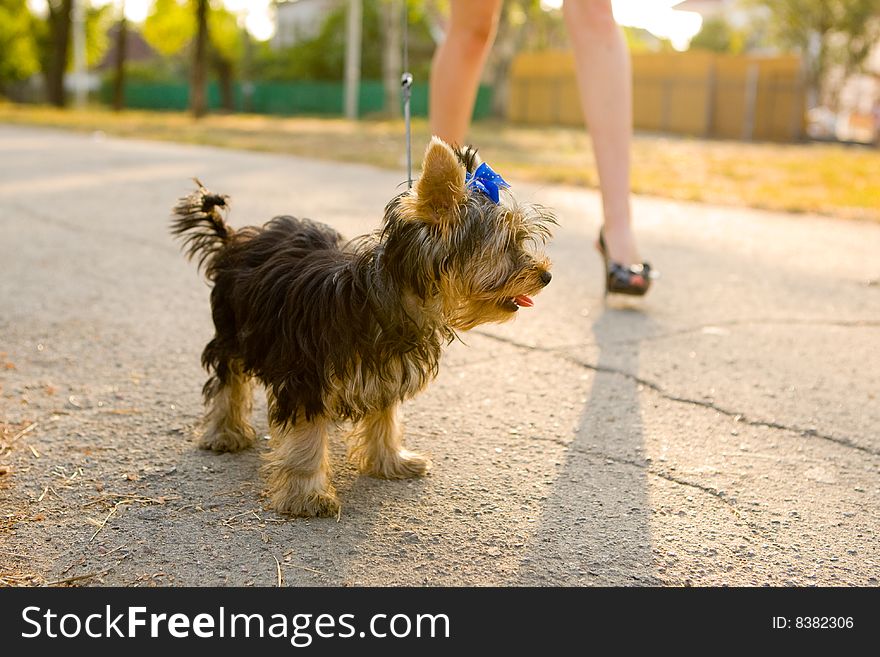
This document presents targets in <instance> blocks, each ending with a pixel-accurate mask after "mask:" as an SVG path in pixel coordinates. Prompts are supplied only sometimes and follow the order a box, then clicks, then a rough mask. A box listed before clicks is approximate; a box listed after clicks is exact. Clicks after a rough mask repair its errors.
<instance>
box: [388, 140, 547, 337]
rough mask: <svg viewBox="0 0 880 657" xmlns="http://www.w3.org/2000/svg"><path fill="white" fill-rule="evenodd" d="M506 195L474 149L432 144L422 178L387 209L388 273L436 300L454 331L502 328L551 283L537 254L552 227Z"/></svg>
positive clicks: (539, 211) (537, 210)
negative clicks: (499, 325)
mask: <svg viewBox="0 0 880 657" xmlns="http://www.w3.org/2000/svg"><path fill="white" fill-rule="evenodd" d="M508 187H509V186H508V185H507V183H506V182H505V181H504V180H503V179H502V178H501V176H499V175H498V174H496V173H495V172H494V171H492V170H491V169H490V168H489V167H488V165H486V164H484V163H483V162H482V161H481V160H480V157H479V156H478V155H477V151H476V149H474V148H472V147H466V148H462V149H459V148H453V147H451V146H449V145H448V144H446V143H445V142H443V141H442V140H440V139H438V138H437V137H434V138H433V139H432V140H431V143H430V144H429V145H428V148H427V151H426V152H425V159H424V163H423V165H422V175H421V177H420V178H419V179H418V181H417V182H416V183H415V185H414V186H413V188H412V189H411V190H409V191H407V192H405V193H403V194H401V195H400V196H398V197H396V198H395V199H394V200H392V201H391V202H390V203H389V204H388V207H387V208H386V212H385V226H384V229H383V231H382V241H383V243H384V257H385V259H386V262H385V266H386V267H388V269H389V270H390V271H391V272H392V275H394V276H395V278H396V279H397V280H398V282H399V283H401V284H403V285H404V286H406V287H409V288H410V289H412V290H413V291H414V292H415V293H416V294H418V295H419V296H420V297H422V298H424V299H429V298H436V299H438V300H439V302H440V305H441V308H442V312H443V315H444V317H445V320H446V322H447V323H448V325H449V326H450V327H451V328H453V329H456V330H467V329H470V328H473V327H475V326H477V325H478V324H483V323H486V322H503V321H507V320H509V319H511V318H512V317H514V316H515V315H516V311H517V310H518V309H519V308H520V307H528V306H531V305H532V304H533V302H532V299H531V296H532V295H534V294H536V293H537V292H539V291H540V290H541V289H542V288H543V287H544V286H546V285H547V283H549V282H550V278H551V277H550V261H549V260H548V259H547V258H546V257H545V256H544V254H543V252H542V247H543V246H544V245H545V244H546V242H547V240H548V239H549V237H550V226H551V225H553V224H555V223H556V222H555V220H554V219H553V217H552V216H551V215H550V214H549V213H548V212H547V211H546V210H545V209H544V208H541V207H539V206H535V205H521V204H519V203H517V202H516V200H515V199H514V198H513V196H512V195H511V194H510V193H509V192H508V191H507V188H508Z"/></svg>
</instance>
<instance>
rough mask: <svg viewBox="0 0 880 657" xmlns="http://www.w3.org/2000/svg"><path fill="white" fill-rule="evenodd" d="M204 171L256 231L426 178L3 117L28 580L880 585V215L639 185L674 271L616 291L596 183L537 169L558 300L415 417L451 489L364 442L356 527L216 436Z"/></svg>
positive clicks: (470, 340)
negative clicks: (377, 463) (783, 209)
mask: <svg viewBox="0 0 880 657" xmlns="http://www.w3.org/2000/svg"><path fill="white" fill-rule="evenodd" d="M485 157H486V159H487V160H488V161H489V162H490V163H491V153H485ZM805 166H809V164H808V163H805ZM501 173H502V174H503V171H502V172H501ZM192 176H198V177H199V178H201V179H202V180H203V181H204V182H205V183H206V184H207V185H209V186H210V187H212V188H213V189H216V190H217V191H220V192H223V193H227V194H230V195H231V196H232V199H233V208H232V214H231V215H230V221H231V223H233V224H234V225H244V224H247V223H262V222H263V221H265V220H267V219H268V218H270V217H271V216H272V215H274V214H288V213H289V214H296V215H300V216H308V217H312V218H316V219H320V220H323V221H326V222H328V223H331V224H333V225H334V226H336V227H337V228H338V229H339V230H341V231H342V232H343V233H344V234H346V235H349V236H354V235H356V234H360V233H363V232H366V231H368V230H370V229H372V228H374V227H376V226H377V225H378V222H379V220H380V218H381V213H382V209H383V207H384V205H385V203H386V202H387V200H388V199H389V198H390V197H391V195H393V194H394V193H395V192H396V191H397V190H398V185H399V184H400V183H401V180H402V179H403V177H404V176H403V174H401V173H399V172H389V171H384V170H378V169H373V168H369V167H363V166H348V165H345V164H338V163H326V162H320V161H317V160H309V159H300V158H294V157H283V156H278V155H265V154H255V153H243V152H236V151H224V150H217V149H212V148H202V147H193V146H177V145H171V144H159V143H146V142H138V141H124V140H117V139H110V138H103V137H101V136H100V135H98V136H89V135H82V134H72V133H65V132H56V131H52V130H43V129H29V128H22V127H11V126H0V386H2V389H0V422H3V423H5V425H4V426H3V429H4V434H0V436H5V438H3V440H4V442H5V443H6V445H7V449H6V450H5V451H4V452H2V453H0V472H3V473H4V474H0V577H3V578H5V580H4V581H6V582H7V583H27V582H31V583H40V582H58V581H71V582H75V583H77V584H81V585H100V584H106V585H224V584H229V585H250V584H253V585H262V586H269V585H275V584H277V582H278V577H279V573H280V576H281V578H282V581H283V583H284V584H285V585H325V584H332V585H341V584H345V585H504V586H510V585H566V586H567V585H576V586H589V585H691V584H692V585H696V586H702V585H722V584H729V585H771V586H782V585H798V586H809V585H870V586H876V585H877V584H878V581H877V578H878V577H880V575H878V573H880V547H878V545H880V541H878V529H880V432H878V428H880V400H878V395H880V341H878V337H880V285H878V283H877V279H878V278H880V265H878V259H877V253H878V247H880V226H878V225H873V224H867V223H849V222H846V221H841V220H835V219H833V218H821V217H812V216H802V215H801V216H789V215H783V214H772V213H765V212H756V211H750V210H744V209H736V208H720V207H712V206H704V205H696V204H686V203H676V202H670V201H663V200H654V199H647V198H638V199H636V200H635V211H636V216H637V224H638V230H639V234H640V236H641V242H642V249H643V251H644V252H645V254H647V255H648V256H649V257H650V259H651V260H652V262H653V263H654V265H655V266H656V267H657V268H659V269H660V270H662V273H663V278H662V279H661V280H660V281H658V283H657V284H656V287H655V289H654V290H652V292H651V294H650V295H649V297H647V298H646V299H644V300H642V301H632V302H626V303H624V302H619V301H615V302H613V303H609V304H607V305H606V304H605V303H604V302H603V299H602V295H601V289H602V280H601V265H600V261H599V259H598V256H597V255H596V253H595V251H594V250H593V246H592V244H593V240H594V238H595V233H596V230H597V228H598V216H599V215H598V207H599V203H598V197H597V196H596V194H594V193H592V192H588V191H583V190H580V189H575V188H566V187H555V186H543V187H539V186H530V185H525V184H518V183H517V181H516V180H513V181H511V182H512V183H513V184H514V190H515V191H516V192H517V193H518V194H519V195H520V198H521V199H525V200H530V201H534V202H540V203H543V204H545V205H547V206H550V207H553V208H555V209H556V211H557V213H558V216H559V220H560V224H561V226H560V228H559V229H558V230H557V233H556V237H555V240H554V242H553V244H552V246H551V248H550V255H551V257H552V258H553V260H554V265H555V266H554V277H553V282H552V283H551V285H550V286H549V287H548V288H547V289H546V290H545V291H544V292H543V293H542V294H541V295H540V296H539V297H537V298H536V306H535V307H534V308H530V309H525V310H522V311H520V313H519V317H518V318H517V320H516V321H515V322H512V323H510V324H506V325H502V326H488V327H485V328H481V329H478V330H476V331H473V332H471V333H469V334H467V335H466V336H465V344H460V343H456V344H454V345H452V346H451V347H450V348H449V350H448V352H447V355H446V356H445V359H444V361H443V364H442V367H441V373H440V376H439V378H438V379H437V381H436V382H435V383H434V384H433V385H432V386H431V387H429V388H428V390H427V391H426V392H425V393H424V394H423V395H422V396H420V397H418V398H417V399H415V400H413V401H412V402H411V403H409V404H408V405H407V406H406V426H407V435H408V437H407V443H408V445H409V446H410V447H412V448H413V449H416V450H418V451H422V452H425V453H428V454H430V455H431V456H432V458H433V461H434V468H433V471H432V472H431V474H430V475H429V476H428V477H426V478H424V479H422V480H418V481H398V482H389V481H381V480H374V479H370V478H365V477H359V476H357V474H356V473H355V471H354V469H353V467H352V466H351V465H349V464H347V463H346V462H345V461H344V450H343V447H342V443H341V441H339V440H337V441H336V443H335V446H334V467H335V470H336V478H335V480H336V483H337V488H338V490H339V493H340V497H341V500H342V504H343V507H342V514H341V517H340V518H339V521H338V522H337V521H336V520H335V519H332V520H293V521H289V520H286V519H285V518H282V517H280V516H277V515H276V514H274V513H273V512H271V511H268V510H266V508H265V500H264V499H263V498H262V497H261V491H262V485H261V482H260V479H259V475H258V472H257V469H258V466H259V453H260V451H261V450H262V449H264V446H262V445H261V446H260V447H259V448H257V449H254V450H250V451H249V452H246V453H242V454H226V455H216V454H213V453H208V452H204V451H201V450H199V449H197V448H196V446H195V442H194V439H193V432H194V427H195V425H196V423H197V422H198V419H199V416H200V411H201V406H200V394H199V391H200V388H201V385H202V382H203V379H204V374H203V372H202V370H201V369H200V366H199V354H200V351H201V348H202V346H203V345H204V343H205V342H206V340H207V339H208V338H209V337H210V335H211V325H210V315H209V308H208V288H207V287H206V285H205V284H204V282H202V280H201V279H200V277H199V276H198V275H197V273H196V271H195V267H194V266H192V265H190V264H188V263H187V262H185V260H184V258H183V257H182V256H181V255H180V253H179V251H178V247H177V245H176V244H175V243H174V242H173V241H172V239H171V238H170V236H169V234H168V231H167V224H168V215H169V209H170V207H171V206H172V204H173V203H174V202H175V200H176V199H177V197H178V196H180V195H181V194H182V193H184V192H185V191H187V190H188V189H189V188H190V185H191V183H190V181H189V179H190V177H192ZM264 412H265V405H264V403H263V402H260V404H259V405H258V409H257V414H256V416H255V420H256V422H255V423H256V427H257V429H258V431H259V432H260V433H261V434H265V433H266V430H267V429H266V421H265V415H264ZM276 560H277V563H276Z"/></svg>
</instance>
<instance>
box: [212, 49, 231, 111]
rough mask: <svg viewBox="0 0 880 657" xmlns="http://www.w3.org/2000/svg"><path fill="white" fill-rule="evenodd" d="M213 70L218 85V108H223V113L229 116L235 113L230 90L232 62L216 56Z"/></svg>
mask: <svg viewBox="0 0 880 657" xmlns="http://www.w3.org/2000/svg"><path fill="white" fill-rule="evenodd" d="M214 68H215V69H216V70H217V78H218V81H219V83H220V107H222V108H223V111H224V112H229V113H230V114H231V113H232V112H234V111H235V93H234V91H233V88H232V82H233V76H232V71H233V69H232V62H230V61H229V60H228V59H224V58H223V57H220V56H219V55H217V60H216V62H215V63H214Z"/></svg>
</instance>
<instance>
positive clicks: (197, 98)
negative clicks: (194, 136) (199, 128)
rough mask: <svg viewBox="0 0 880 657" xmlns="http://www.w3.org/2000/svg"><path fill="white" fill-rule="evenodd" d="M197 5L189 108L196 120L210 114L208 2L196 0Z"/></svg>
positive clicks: (206, 0)
mask: <svg viewBox="0 0 880 657" xmlns="http://www.w3.org/2000/svg"><path fill="white" fill-rule="evenodd" d="M195 3H196V43H195V49H194V52H193V69H192V79H191V81H190V92H189V106H190V110H191V111H192V113H193V116H194V117H195V118H197V119H198V118H201V117H203V116H204V115H205V114H207V112H208V103H207V98H206V94H205V83H206V82H207V54H208V0H195Z"/></svg>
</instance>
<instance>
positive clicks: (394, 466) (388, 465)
mask: <svg viewBox="0 0 880 657" xmlns="http://www.w3.org/2000/svg"><path fill="white" fill-rule="evenodd" d="M350 441H351V442H350V448H349V457H350V458H351V460H352V461H354V463H355V464H356V465H357V467H358V470H360V472H361V473H363V474H367V475H370V476H372V477H381V478H382V479H408V478H410V477H420V476H422V475H423V474H425V473H426V472H427V471H428V469H429V468H430V467H431V462H430V461H429V460H428V459H427V458H425V457H424V456H422V455H421V454H416V453H415V452H411V451H409V450H407V449H404V448H403V425H402V422H401V418H400V405H399V404H394V405H393V406H389V407H388V408H385V409H382V410H380V411H376V412H374V413H370V414H369V415H367V416H366V417H364V419H362V420H361V421H360V422H358V423H357V424H356V425H355V427H354V430H353V431H352V432H351V436H350Z"/></svg>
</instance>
